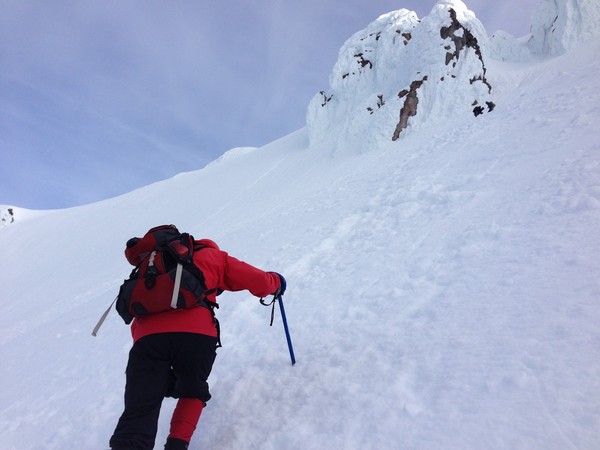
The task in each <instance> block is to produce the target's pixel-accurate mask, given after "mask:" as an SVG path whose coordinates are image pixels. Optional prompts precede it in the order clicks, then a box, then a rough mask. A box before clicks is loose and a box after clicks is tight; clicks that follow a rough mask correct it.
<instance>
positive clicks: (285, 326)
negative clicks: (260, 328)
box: [260, 294, 296, 366]
mask: <svg viewBox="0 0 600 450" xmlns="http://www.w3.org/2000/svg"><path fill="white" fill-rule="evenodd" d="M276 301H277V303H279V309H280V310H281V320H282V321H283V329H284V330H285V338H286V340H287V345H288V350H289V351H290V359H291V361H292V366H293V365H294V364H296V357H295V356H294V347H293V346H292V338H291V337H290V329H289V327H288V323H287V318H286V316H285V308H284V307H283V296H282V295H281V294H279V295H278V296H274V297H273V300H271V302H270V303H267V302H265V300H264V299H262V298H261V299H260V303H261V304H262V305H265V306H271V305H273V307H272V308H271V323H270V324H269V326H273V319H274V317H275V302H276Z"/></svg>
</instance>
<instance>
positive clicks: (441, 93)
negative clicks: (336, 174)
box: [307, 0, 494, 150]
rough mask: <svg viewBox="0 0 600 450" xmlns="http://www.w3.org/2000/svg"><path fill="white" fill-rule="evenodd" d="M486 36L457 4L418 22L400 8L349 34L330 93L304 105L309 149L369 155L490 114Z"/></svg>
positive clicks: (447, 2) (442, 4) (449, 0)
mask: <svg viewBox="0 0 600 450" xmlns="http://www.w3.org/2000/svg"><path fill="white" fill-rule="evenodd" d="M487 40H488V38H487V34H486V31H485V29H484V27H483V25H482V24H481V22H479V20H478V19H477V18H476V17H475V14H474V13H473V12H472V11H470V10H469V9H468V8H467V7H466V5H465V4H464V3H463V2H462V1H460V0H443V1H439V2H438V3H437V4H436V5H435V6H434V8H433V9H432V11H431V12H430V14H429V15H428V16H426V17H425V18H424V19H423V20H419V18H418V17H417V15H416V13H414V12H412V11H408V10H406V9H401V10H398V11H394V12H391V13H388V14H385V15H382V16H381V17H379V18H378V19H377V20H375V21H374V22H372V23H371V24H370V25H369V26H367V28H365V29H364V30H362V31H359V32H358V33H355V34H354V35H353V36H352V37H351V38H350V39H348V40H347V41H346V42H345V43H344V45H343V46H342V48H341V49H340V51H339V56H338V60H337V62H336V64H335V66H334V68H333V71H332V73H331V76H330V80H329V89H327V90H323V91H321V92H320V93H319V94H317V95H316V96H315V97H314V98H313V99H312V100H311V102H310V104H309V107H308V112H307V126H308V132H309V138H310V142H311V145H317V144H318V145H325V146H327V147H330V148H333V149H338V150H342V149H347V148H349V146H350V144H349V143H350V142H354V143H356V142H360V143H361V144H360V145H361V146H362V148H361V149H358V150H368V149H369V148H374V147H378V146H380V145H381V143H382V142H383V141H387V142H391V141H396V140H398V139H399V138H400V137H401V136H403V135H404V134H405V133H408V132H410V130H411V129H413V128H417V127H419V126H420V125H421V124H423V123H424V122H433V123H435V121H445V120H447V118H449V117H452V116H453V115H457V114H459V115H466V114H476V115H479V114H481V113H487V112H489V111H490V110H492V109H493V107H494V104H493V102H492V90H493V87H492V85H491V84H490V82H489V80H488V77H487V66H486V59H487V48H486V45H487Z"/></svg>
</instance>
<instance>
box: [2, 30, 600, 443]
mask: <svg viewBox="0 0 600 450" xmlns="http://www.w3.org/2000/svg"><path fill="white" fill-rule="evenodd" d="M599 61H600V42H599V41H598V40H595V41H593V42H592V43H590V44H588V45H586V46H584V47H582V48H581V49H579V50H576V51H574V52H572V53H569V54H566V55H564V56H561V57H558V58H555V59H552V60H549V61H546V62H542V63H537V64H530V65H515V64H512V65H508V64H505V63H502V64H500V63H494V64H495V67H494V70H493V73H494V74H495V75H494V77H495V78H494V80H493V82H494V84H495V86H496V87H497V89H498V92H497V94H496V95H497V99H498V101H497V104H498V105H499V106H498V107H497V108H496V110H495V111H494V112H493V113H490V114H486V115H484V116H483V117H480V118H477V119H475V118H474V117H473V116H472V115H470V114H469V115H465V116H460V117H459V116H457V117H455V118H453V119H451V120H449V123H447V124H445V125H444V126H440V125H439V124H438V125H437V126H436V127H435V128H432V127H429V128H428V127H426V126H423V127H422V128H421V130H420V132H419V133H413V134H411V135H409V136H407V137H406V138H405V139H402V140H399V141H397V142H396V143H389V144H388V145H387V146H383V147H381V148H379V149H377V150H374V151H371V152H366V153H362V154H344V153H340V152H338V153H336V154H335V155H334V154H332V152H330V151H329V150H328V149H327V148H309V147H308V146H307V140H308V139H307V133H306V130H305V129H303V130H300V131H298V132H296V133H294V134H292V135H290V136H287V137H285V138H283V139H281V140H279V141H276V142H273V143H272V144H270V145H267V146H265V147H262V148H258V149H254V150H252V149H243V150H238V151H236V152H234V154H231V155H228V157H225V158H222V159H221V160H219V161H216V162H215V163H213V164H211V165H209V166H207V167H206V168H204V169H203V170H200V171H197V172H190V173H184V174H181V175H179V176H177V177H175V178H173V179H171V180H168V181H165V182H161V183H157V184H154V185H151V186H148V187H146V188H144V189H140V190H137V191H134V192H131V193H130V194H128V195H124V196H121V197H117V198H114V199H110V200H107V201H103V202H100V203H95V204H91V205H87V206H82V207H78V208H73V209H66V210H58V211H52V212H40V213H36V214H34V215H31V216H30V217H26V218H22V217H21V214H22V213H23V211H22V210H19V209H18V208H15V222H14V223H12V224H9V225H7V226H5V227H4V228H2V229H1V230H0V249H1V250H0V251H1V252H2V259H1V261H2V262H1V264H2V266H1V269H0V296H1V299H2V314H1V315H0V330H1V331H0V345H1V354H2V368H1V369H0V370H1V371H0V373H1V376H2V386H3V389H2V391H1V393H0V447H1V448H2V449H8V450H12V449H18V450H26V449H36V450H37V449H48V450H51V449H65V448H69V449H75V448H76V449H102V448H106V447H107V442H108V438H109V437H110V435H111V433H112V430H113V427H114V425H115V423H116V420H117V418H118V416H119V415H120V413H121V408H122V391H123V384H124V374H123V370H124V367H125V363H126V358H127V352H128V349H129V348H130V345H131V344H130V337H129V334H128V333H129V332H128V328H127V327H126V326H125V325H123V323H122V322H121V321H120V318H119V317H118V316H117V315H116V313H114V312H113V313H111V315H110V316H109V319H108V321H107V323H106V324H105V325H104V328H102V330H101V331H100V334H99V336H98V337H97V338H93V337H91V336H90V332H91V329H92V327H93V326H94V324H95V323H96V320H97V319H98V317H99V315H100V314H101V313H102V311H103V310H104V308H106V306H107V305H108V304H109V303H110V301H111V300H112V299H113V297H114V295H115V294H116V291H117V289H118V285H119V284H120V282H121V281H122V279H123V278H124V277H125V276H126V275H127V274H128V273H129V270H130V267H128V265H127V263H126V261H125V259H124V257H123V256H122V251H123V246H124V242H125V241H126V240H127V239H128V238H130V237H131V236H134V235H139V234H141V233H143V232H144V231H145V230H146V229H147V228H149V227H151V226H153V225H157V224H162V223H174V224H176V225H178V226H179V227H180V228H181V229H183V230H187V231H190V232H192V233H193V234H195V235H196V237H210V238H213V239H215V240H216V241H217V242H218V243H219V244H220V245H221V246H222V248H224V249H226V250H228V251H230V252H231V253H232V254H233V255H235V256H236V257H239V258H242V259H244V260H246V261H248V262H250V263H252V264H255V265H257V266H259V267H262V268H264V269H268V270H276V271H280V272H281V273H283V274H285V275H286V277H287V278H288V284H289V288H288V293H287V295H286V310H287V311H286V312H287V315H288V321H289V325H290V329H291V333H292V339H293V342H294V345H295V350H296V357H297V360H298V362H297V364H296V365H295V366H293V367H292V366H291V365H290V363H289V358H288V353H287V347H286V342H285V337H284V333H283V329H282V326H281V321H280V319H279V317H277V319H276V323H275V324H274V326H273V327H272V328H270V327H269V326H268V322H269V310H268V309H267V308H264V307H262V306H260V305H259V304H258V301H257V300H256V299H254V298H252V297H251V296H250V295H249V294H247V293H236V294H224V295H223V296H222V297H220V299H221V300H220V303H221V309H220V310H219V318H220V319H221V325H222V328H223V343H224V347H223V348H222V349H221V350H220V351H219V356H218V358H217V361H216V364H215V367H214V371H213V374H212V375H211V378H210V382H211V390H212V394H213V399H212V400H211V401H210V402H209V405H208V407H207V408H206V409H205V411H204V413H203V417H202V418H201V421H200V426H199V429H198V430H197V432H196V435H195V437H194V439H193V441H192V444H191V446H190V448H191V449H200V448H211V449H365V448H368V449H400V448H401V449H482V448H485V449H505V448H514V449H565V448H578V449H592V448H600V419H599V418H600V395H599V392H600V328H599V327H598V324H599V323H600V304H599V303H600V300H599V299H600V258H599V255H600V233H599V232H598V224H599V222H600V147H599V145H600V144H599V139H598V137H599V133H598V120H599V118H600V107H599V106H598V105H600V81H599V80H598V77H597V74H598V73H599V70H600V63H599ZM173 405H174V402H173V401H172V399H168V400H165V403H164V408H163V414H162V415H161V418H160V431H159V436H158V440H157V446H156V448H162V445H163V442H164V439H165V437H166V433H167V431H168V425H169V424H168V422H169V417H170V412H171V411H172V408H173Z"/></svg>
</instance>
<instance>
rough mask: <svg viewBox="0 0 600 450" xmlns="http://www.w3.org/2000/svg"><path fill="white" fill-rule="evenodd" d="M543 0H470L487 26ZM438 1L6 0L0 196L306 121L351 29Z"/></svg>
mask: <svg viewBox="0 0 600 450" xmlns="http://www.w3.org/2000/svg"><path fill="white" fill-rule="evenodd" d="M535 1H536V0H497V1H489V0H470V1H469V0H468V1H466V2H465V3H466V4H467V6H468V7H469V8H470V9H471V10H473V11H474V12H475V14H476V15H477V17H478V18H479V19H480V20H481V21H482V23H483V24H484V26H485V27H486V30H487V31H488V34H492V33H493V32H494V31H496V30H497V29H503V30H505V31H508V32H510V33H512V34H514V35H516V36H522V35H525V34H526V33H527V32H528V31H529V24H530V22H531V13H532V11H533V6H534V3H535ZM435 3H436V1H435V0H399V1H391V0H369V1H365V0H349V1H345V2H336V1H333V0H306V1H304V2H281V1H279V0H230V1H226V2H199V1H194V0H174V1H169V2H164V1H158V0H145V1H143V2H142V1H133V0H90V1H85V2H82V1H80V0H59V1H55V2H44V1H41V0H35V1H34V0H0V91H1V93H2V95H1V96H0V204H11V205H15V206H22V207H27V208H33V209H47V208H62V207H67V206H74V205H78V204H82V203H89V202H93V201H97V200H100V199H104V198H107V197H111V196H114V195H118V194H120V193H124V192H127V191H129V190H131V189H134V188H136V187H140V186H143V185H146V184H149V183H151V182H153V181H157V180H160V179H163V178H167V177H170V176H172V175H174V174H176V173H178V172H182V171H186V170H195V169H198V168H200V167H202V166H203V165H205V164H206V163H207V162H209V161H211V160H213V159H214V158H215V157H217V156H219V155H220V154H222V153H223V152H224V151H226V150H228V149H230V148H232V147H236V146H260V145H263V144H266V143H268V142H270V141H272V140H274V139H277V138H279V137H282V136H284V135H286V134H288V133H290V132H292V131H295V130H297V129H299V128H301V127H303V126H304V125H305V113H306V107H307V105H308V102H309V101H310V99H311V98H312V96H313V95H314V94H315V93H316V92H318V91H319V90H321V89H324V88H327V83H328V77H329V73H330V71H331V68H332V67H333V65H334V63H335V61H336V59H337V52H338V50H339V48H340V47H341V46H342V44H343V43H344V41H345V40H346V39H347V38H349V37H350V36H351V35H352V34H354V33H355V32H357V31H359V30H361V29H362V28H364V27H366V26H367V25H368V24H369V23H370V22H372V21H373V20H375V19H376V18H377V17H378V16H379V15H381V14H384V13H386V12H389V11H393V10H396V9H400V8H407V9H411V10H414V11H416V12H417V15H418V16H419V17H423V16H425V15H427V14H428V13H429V11H430V10H431V8H432V7H433V5H434V4H435Z"/></svg>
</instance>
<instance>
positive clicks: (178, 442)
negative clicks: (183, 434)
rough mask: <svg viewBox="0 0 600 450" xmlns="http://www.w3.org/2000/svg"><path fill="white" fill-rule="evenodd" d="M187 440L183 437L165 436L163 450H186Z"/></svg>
mask: <svg viewBox="0 0 600 450" xmlns="http://www.w3.org/2000/svg"><path fill="white" fill-rule="evenodd" d="M188 445H189V443H188V442H185V441H184V440H183V439H177V438H171V437H170V438H167V443H166V444H165V450H187V449H188Z"/></svg>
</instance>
